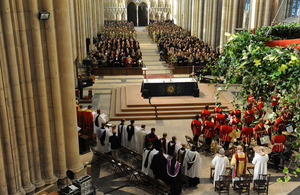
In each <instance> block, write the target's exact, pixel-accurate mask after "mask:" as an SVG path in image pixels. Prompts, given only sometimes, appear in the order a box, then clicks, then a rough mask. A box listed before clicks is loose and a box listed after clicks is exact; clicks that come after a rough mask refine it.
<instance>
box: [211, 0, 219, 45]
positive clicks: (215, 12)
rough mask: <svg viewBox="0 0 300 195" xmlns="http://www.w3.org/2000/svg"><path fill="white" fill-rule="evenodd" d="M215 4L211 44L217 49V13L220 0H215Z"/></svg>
mask: <svg viewBox="0 0 300 195" xmlns="http://www.w3.org/2000/svg"><path fill="white" fill-rule="evenodd" d="M213 3H214V5H213V18H212V23H211V24H212V40H211V46H212V48H213V49H216V31H217V29H216V28H217V14H218V0H214V2H213Z"/></svg>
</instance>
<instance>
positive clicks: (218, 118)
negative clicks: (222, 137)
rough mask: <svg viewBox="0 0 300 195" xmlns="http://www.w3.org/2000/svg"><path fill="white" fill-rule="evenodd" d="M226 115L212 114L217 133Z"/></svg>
mask: <svg viewBox="0 0 300 195" xmlns="http://www.w3.org/2000/svg"><path fill="white" fill-rule="evenodd" d="M225 120H226V116H225V115H223V114H222V112H221V113H216V114H215V116H214V123H215V130H216V133H219V131H220V127H221V126H222V125H224V124H225Z"/></svg>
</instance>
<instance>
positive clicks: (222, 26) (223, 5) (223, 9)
mask: <svg viewBox="0 0 300 195" xmlns="http://www.w3.org/2000/svg"><path fill="white" fill-rule="evenodd" d="M227 2H228V0H223V2H222V23H221V33H220V51H222V52H223V44H224V42H225V40H224V35H225V26H226V24H225V21H226V11H227V9H226V5H227Z"/></svg>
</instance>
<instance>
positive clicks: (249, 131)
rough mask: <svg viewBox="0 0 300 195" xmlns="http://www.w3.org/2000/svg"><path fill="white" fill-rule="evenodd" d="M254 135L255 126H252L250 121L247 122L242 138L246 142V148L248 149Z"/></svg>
mask: <svg viewBox="0 0 300 195" xmlns="http://www.w3.org/2000/svg"><path fill="white" fill-rule="evenodd" d="M252 135H253V127H250V123H249V122H248V123H246V125H245V126H244V128H243V129H242V131H241V134H240V138H241V139H242V141H243V142H244V148H245V149H246V145H248V146H249V145H250V142H251V138H252Z"/></svg>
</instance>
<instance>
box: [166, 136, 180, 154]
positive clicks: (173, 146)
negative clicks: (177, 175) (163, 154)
mask: <svg viewBox="0 0 300 195" xmlns="http://www.w3.org/2000/svg"><path fill="white" fill-rule="evenodd" d="M167 148H168V149H167V151H168V153H167V154H168V155H169V159H171V158H172V156H173V154H177V153H178V150H179V149H180V148H181V142H179V141H177V137H176V136H173V137H172V141H170V142H168V147H167Z"/></svg>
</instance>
